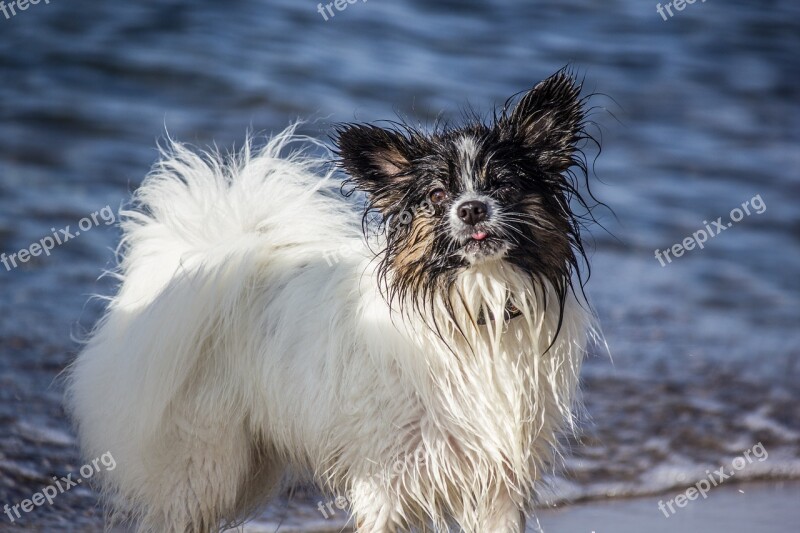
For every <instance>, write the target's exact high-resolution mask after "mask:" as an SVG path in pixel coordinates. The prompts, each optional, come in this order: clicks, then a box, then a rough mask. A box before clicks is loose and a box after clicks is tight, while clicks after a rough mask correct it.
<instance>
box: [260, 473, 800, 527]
mask: <svg viewBox="0 0 800 533" xmlns="http://www.w3.org/2000/svg"><path fill="white" fill-rule="evenodd" d="M676 494H677V492H673V493H668V494H662V495H658V496H648V497H641V498H631V499H619V500H608V501H593V502H588V503H580V504H575V505H567V506H562V507H559V508H558V509H544V510H540V511H539V512H538V519H539V524H538V525H537V524H536V519H535V518H529V521H528V528H527V532H528V533H642V532H643V531H646V532H648V533H717V532H719V533H723V532H730V531H752V532H758V533H791V532H793V531H797V528H798V524H800V482H795V481H792V482H770V483H744V484H733V485H730V486H720V487H717V488H715V489H714V490H712V491H711V492H709V493H708V498H707V499H705V500H702V499H698V500H695V501H691V502H688V504H687V505H686V506H685V507H683V508H681V509H676V510H677V512H676V513H675V514H674V515H672V516H670V517H669V518H667V517H666V516H664V514H663V513H662V512H661V511H659V509H658V502H659V500H666V499H669V498H673V497H674V496H675V495H676ZM291 507H292V504H290V506H289V508H291ZM293 511H294V514H293V515H290V514H289V513H287V512H281V513H280V515H281V516H282V518H281V519H280V520H264V521H256V522H254V523H251V524H248V525H246V526H245V527H244V531H245V532H246V533H278V532H280V533H338V532H343V531H352V529H351V528H350V527H348V525H347V523H346V522H345V521H344V520H337V519H336V517H333V518H332V519H330V520H325V519H323V518H322V517H321V515H320V514H319V513H318V512H317V511H316V510H315V509H309V508H308V507H307V506H305V507H303V506H297V507H294V509H293ZM342 516H343V515H342V514H341V512H340V513H339V517H342Z"/></svg>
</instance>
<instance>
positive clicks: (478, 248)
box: [460, 230, 509, 263]
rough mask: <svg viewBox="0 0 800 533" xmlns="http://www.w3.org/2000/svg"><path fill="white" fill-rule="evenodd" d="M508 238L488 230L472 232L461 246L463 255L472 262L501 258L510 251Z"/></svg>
mask: <svg viewBox="0 0 800 533" xmlns="http://www.w3.org/2000/svg"><path fill="white" fill-rule="evenodd" d="M508 248H509V243H508V241H507V240H506V239H504V238H502V237H500V236H498V235H496V234H493V233H491V232H489V231H486V230H476V231H474V232H472V233H471V234H470V235H469V236H468V237H467V239H466V240H465V242H464V244H463V246H462V247H461V250H460V253H461V255H462V256H463V257H464V258H465V259H466V260H467V261H469V262H470V263H476V262H480V261H485V260H489V259H499V258H501V257H502V256H503V255H505V253H506V252H507V251H508Z"/></svg>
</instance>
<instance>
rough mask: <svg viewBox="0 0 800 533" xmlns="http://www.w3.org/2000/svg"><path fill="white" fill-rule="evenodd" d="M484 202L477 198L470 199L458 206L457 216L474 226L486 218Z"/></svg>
mask: <svg viewBox="0 0 800 533" xmlns="http://www.w3.org/2000/svg"><path fill="white" fill-rule="evenodd" d="M487 209H488V208H487V207H486V204H485V203H483V202H479V201H478V200H470V201H469V202H464V203H463V204H461V205H460V206H458V211H457V212H458V218H460V219H461V220H463V221H464V222H465V223H466V224H469V225H470V226H474V225H475V224H477V223H478V222H481V221H483V220H486V210H487Z"/></svg>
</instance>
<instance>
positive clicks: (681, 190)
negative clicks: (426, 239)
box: [0, 0, 800, 529]
mask: <svg viewBox="0 0 800 533" xmlns="http://www.w3.org/2000/svg"><path fill="white" fill-rule="evenodd" d="M798 49H800V7H799V6H798V4H796V3H794V2H792V1H790V0H784V1H772V2H761V3H759V4H755V3H751V4H749V3H746V2H740V1H737V2H724V3H723V2H715V1H711V2H707V3H695V4H692V5H688V6H687V7H686V9H685V10H684V11H681V12H676V14H675V16H674V17H673V18H671V19H669V20H667V21H663V20H662V19H661V17H660V16H659V15H658V14H657V13H656V10H655V2H648V1H641V0H640V1H636V2H634V1H632V0H608V1H606V2H603V3H601V4H597V3H594V2H590V1H589V0H568V1H559V2H555V1H550V2H536V3H533V2H529V3H522V2H514V1H512V0H491V1H484V2H478V1H477V0H474V1H473V0H469V1H459V2H456V1H454V0H448V1H438V2H430V1H423V0H397V1H394V2H389V1H388V0H371V1H369V2H367V3H361V2H357V3H355V4H352V5H348V7H347V9H346V11H343V12H340V13H338V14H337V15H336V16H335V18H332V19H330V20H328V21H325V20H324V19H323V17H322V16H321V15H320V14H319V13H318V12H317V6H316V3H315V2H313V1H312V0H302V1H297V0H294V1H291V2H290V1H289V0H275V1H270V2H266V1H257V0H239V1H233V2H227V3H223V2H209V1H195V2H181V1H169V2H155V1H139V2H136V3H130V2H129V3H121V2H108V3H102V4H100V3H97V2H89V1H85V0H83V1H81V0H72V1H70V2H63V1H59V0H52V1H51V2H50V4H44V3H39V4H38V5H32V6H30V8H29V9H28V10H26V11H24V12H19V13H18V14H17V15H16V16H14V17H13V18H11V19H9V20H4V17H2V16H0V80H2V84H0V251H4V252H6V253H12V252H15V251H17V250H19V249H21V248H23V247H27V246H29V245H30V244H31V243H32V242H36V241H38V240H39V239H41V238H43V237H46V236H48V235H50V233H51V230H50V228H56V229H59V228H64V227H65V226H67V225H70V226H71V227H72V228H73V229H74V228H75V226H76V224H77V223H78V221H79V220H80V219H81V218H83V217H85V216H87V215H88V214H90V213H92V212H96V211H98V210H100V209H101V208H103V207H104V206H106V205H109V206H112V207H114V208H115V209H116V208H117V207H118V206H119V205H120V203H121V202H123V201H124V200H125V199H126V197H127V196H128V194H129V192H130V191H131V190H133V189H134V188H135V187H136V185H137V184H138V183H139V181H140V180H141V178H142V177H143V176H144V174H145V173H146V172H147V170H148V168H149V167H150V165H151V164H152V163H153V162H154V160H155V158H156V151H155V142H156V140H157V139H158V138H160V137H163V136H164V133H165V130H168V131H169V134H170V135H171V136H172V137H174V138H177V139H180V140H183V141H189V142H192V143H195V144H197V145H200V146H203V145H207V144H209V143H212V142H217V143H218V144H219V145H220V146H230V145H233V144H234V143H236V144H238V145H241V141H242V139H243V137H244V134H245V131H246V130H247V129H248V128H251V129H252V130H254V131H263V132H270V131H277V130H280V129H282V128H283V127H284V126H286V125H287V123H288V122H289V121H291V120H293V119H295V118H297V117H302V118H309V117H310V118H313V119H317V120H316V121H315V122H312V123H310V124H308V125H307V126H305V128H304V129H305V131H306V132H307V133H309V134H311V135H313V136H316V137H319V138H325V136H326V135H327V134H328V133H329V132H330V124H331V123H333V122H337V121H348V120H377V119H384V118H393V117H396V116H397V115H398V114H400V115H401V116H403V117H406V118H407V119H409V120H412V121H419V122H421V123H423V124H426V123H431V122H432V121H433V120H434V119H435V118H436V117H437V116H438V115H439V114H440V113H443V114H444V116H445V117H453V118H457V117H458V116H459V114H460V110H461V109H462V108H463V107H464V106H465V104H470V105H471V106H473V107H475V108H476V109H478V110H480V111H488V110H490V109H491V107H492V106H493V105H495V104H499V103H502V102H503V101H504V100H505V99H506V98H507V97H508V96H510V95H511V94H514V93H516V92H518V91H520V90H523V89H526V88H528V87H530V86H531V85H533V84H534V83H536V82H537V81H538V80H540V79H542V78H544V77H546V76H548V75H549V74H551V73H553V72H554V71H555V70H557V69H559V68H561V67H562V66H564V65H571V66H572V67H573V68H575V69H576V70H577V71H578V72H579V73H580V74H581V76H585V78H586V87H587V91H588V92H597V93H602V94H601V95H598V96H595V97H594V98H593V100H592V102H593V104H594V105H596V106H598V108H597V109H596V110H595V112H594V114H593V119H594V120H595V121H596V122H597V123H598V127H599V128H600V131H601V132H602V137H603V154H602V155H601V157H600V158H599V159H598V160H597V163H596V171H597V174H598V176H599V177H600V178H601V179H602V183H601V182H597V183H596V187H595V189H596V192H597V194H598V196H599V197H600V198H601V199H602V200H604V201H605V202H606V203H607V204H609V205H610V206H611V207H613V209H614V211H615V213H616V217H617V218H614V216H613V215H612V214H610V213H609V212H608V211H602V210H601V211H598V213H597V214H598V216H599V217H600V219H601V221H602V222H603V224H604V225H605V226H606V227H607V228H608V230H609V232H605V231H603V230H601V229H599V228H597V229H595V230H594V231H593V240H594V250H595V251H594V252H593V255H592V262H593V267H594V270H593V277H592V281H591V283H590V286H589V291H590V294H591V295H592V297H593V299H594V303H595V305H596V307H597V309H598V312H599V314H600V317H601V320H602V323H603V326H604V329H605V333H606V337H607V340H608V344H609V347H610V351H611V355H612V356H613V363H612V362H611V361H610V360H609V358H608V357H606V356H597V357H594V358H592V359H590V360H589V362H588V364H587V367H586V371H585V382H586V393H585V398H586V403H587V411H588V414H589V417H588V418H590V420H588V421H587V423H586V424H585V428H586V430H585V433H584V435H583V436H582V437H581V439H580V440H581V442H580V443H573V444H572V445H571V447H570V448H571V452H570V453H568V454H567V459H566V464H567V470H566V472H565V473H562V474H559V475H558V476H555V477H554V478H553V479H552V482H551V485H550V492H548V496H547V497H546V498H544V499H547V500H552V501H555V502H561V501H564V500H566V499H572V500H580V499H586V498H603V497H608V496H618V495H630V494H644V493H651V492H655V491H659V490H664V489H665V488H667V487H670V486H685V485H687V484H688V480H689V479H693V478H696V477H697V475H698V474H697V472H698V471H700V473H701V474H702V470H703V469H704V468H710V467H716V466H721V465H724V464H727V463H729V460H730V459H731V458H732V457H734V456H736V455H737V454H738V453H740V452H741V451H742V450H744V449H747V448H750V447H751V446H753V445H754V444H756V443H757V442H759V441H761V442H763V444H764V446H765V447H766V448H767V449H768V450H769V451H770V459H769V460H768V461H765V462H764V463H760V464H759V466H758V467H757V468H756V467H753V468H749V469H747V470H745V471H743V472H742V473H741V476H740V477H741V478H748V477H749V478H775V477H800V465H799V464H798V463H799V461H798V458H800V413H798V410H797V407H796V406H797V405H798V402H799V401H800V379H798V378H800V363H799V362H798V361H799V360H800V328H798V325H799V324H800V278H798V276H797V273H798V272H800V246H799V245H800V242H799V241H800V215H799V214H798V209H797V205H798V204H799V203H800V170H798V169H800V151H799V150H798V149H797V146H798V141H800V128H798V123H799V122H800V121H799V120H798V119H800V98H798V96H800V88H799V87H800V83H798V82H800V75H798V73H799V72H800V59H798V56H797V50H798ZM605 95H607V96H605ZM756 195H759V196H760V198H761V199H762V200H763V203H764V204H765V206H766V209H765V210H764V212H763V213H761V214H756V213H753V214H751V215H749V216H745V217H744V218H743V219H742V220H741V221H739V222H738V223H736V224H734V225H733V226H731V227H730V228H728V229H726V230H725V231H724V232H723V233H721V234H720V235H718V236H716V237H713V238H711V239H709V240H708V242H707V243H706V244H705V248H704V249H702V250H700V249H695V250H692V251H689V252H687V253H686V254H685V255H683V256H682V257H680V258H677V259H675V260H674V261H673V262H672V263H669V264H666V266H664V267H662V266H661V265H660V263H659V261H658V260H657V259H656V258H655V257H654V252H655V250H656V249H660V250H664V249H666V248H670V247H672V245H673V244H675V243H680V242H682V241H683V240H684V239H685V238H686V237H687V236H690V235H692V234H693V233H694V232H695V231H697V230H699V229H701V228H703V227H704V225H705V224H704V221H709V223H710V222H711V221H712V220H716V219H717V217H720V216H722V217H723V221H727V220H728V213H730V211H731V210H732V209H734V208H736V207H739V206H741V204H742V203H744V202H745V201H748V200H750V199H752V198H753V197H755V196H756ZM117 238H118V235H117V234H116V232H115V230H114V229H113V227H112V226H105V225H104V224H102V222H101V223H100V224H99V225H98V226H97V227H93V228H92V229H91V231H87V232H84V233H83V234H82V235H81V236H79V237H76V238H75V239H74V240H72V241H70V242H68V243H65V244H64V245H63V246H60V247H57V248H56V249H55V250H53V252H52V255H50V256H49V257H44V256H41V257H37V258H33V259H32V260H31V261H29V262H27V263H25V264H24V265H22V266H21V267H20V268H17V269H13V270H11V271H6V269H5V268H4V267H2V266H0V291H2V292H0V294H2V299H0V316H2V317H3V319H2V321H0V383H2V386H1V387H0V398H1V399H2V400H1V401H0V422H2V425H3V428H4V429H3V431H2V433H0V502H11V501H14V502H17V501H19V500H21V499H22V498H26V497H28V496H30V494H31V493H32V492H33V491H34V490H38V487H40V486H43V485H44V484H46V483H47V480H48V479H49V478H50V476H51V475H54V474H56V473H58V474H66V473H67V472H71V471H76V470H77V468H79V466H80V463H79V461H78V459H77V456H76V453H75V451H74V448H73V446H72V445H71V444H70V442H71V441H70V439H71V437H70V430H69V428H68V425H67V423H66V421H65V418H64V415H63V412H62V411H61V408H60V407H59V394H60V392H59V386H58V384H57V383H55V384H53V380H54V378H55V376H56V375H57V373H58V372H59V371H60V370H61V369H63V367H64V365H65V364H67V362H68V361H69V359H70V357H71V356H72V355H73V354H74V351H75V350H76V345H75V344H74V343H73V342H72V340H71V337H73V336H80V335H82V333H83V332H84V331H85V330H86V329H87V328H89V327H91V324H92V323H93V321H94V320H95V319H96V317H97V313H98V310H99V309H100V303H99V302H97V301H91V302H89V303H88V304H87V303H86V300H87V295H88V294H90V293H93V292H102V291H105V290H108V286H109V284H108V282H107V281H102V280H101V281H100V282H96V278H97V277H98V275H99V273H100V271H101V269H102V268H106V267H110V266H112V265H113V251H112V250H113V246H114V245H115V243H116V240H117ZM681 476H683V477H681ZM315 498H317V497H316V496H313V495H309V496H303V494H302V493H301V494H300V495H299V496H296V497H295V499H294V500H293V503H292V506H293V507H290V508H289V509H290V510H291V512H289V511H287V510H286V508H285V507H284V506H283V505H284V503H285V502H279V504H277V505H274V506H273V507H272V508H271V511H270V513H269V514H268V515H267V517H266V518H265V520H267V522H269V521H270V520H277V519H278V517H285V518H286V520H287V522H286V523H287V524H289V523H290V522H292V520H294V522H296V523H299V524H300V526H299V527H311V526H309V525H308V524H310V523H311V522H313V521H317V522H319V520H320V515H319V514H315V513H316V511H313V510H311V511H309V509H311V508H310V507H308V506H306V507H303V504H302V502H304V501H306V500H310V501H312V504H315V503H316V499H315ZM93 502H94V500H93V496H92V495H91V493H90V492H89V491H87V490H85V489H83V488H82V489H80V490H77V491H75V492H74V493H70V494H67V495H65V496H64V497H62V498H61V499H60V500H59V501H57V502H56V503H55V504H54V506H53V508H52V509H49V510H45V509H39V510H37V512H35V513H31V515H30V516H28V517H26V520H28V522H27V523H28V524H48V525H51V526H52V525H53V524H62V523H68V524H72V525H74V524H76V523H80V521H81V520H82V521H84V522H85V523H84V525H85V527H89V525H90V524H95V525H96V524H97V520H98V512H97V511H96V510H93V509H92V505H93ZM298 502H299V503H298ZM298 506H299V507H298ZM76 521H77V522H76ZM304 524H305V526H304ZM42 527H44V526H42ZM0 529H2V526H0Z"/></svg>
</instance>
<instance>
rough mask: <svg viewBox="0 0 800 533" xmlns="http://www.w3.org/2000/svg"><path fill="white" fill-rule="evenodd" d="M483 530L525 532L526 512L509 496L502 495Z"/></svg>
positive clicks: (502, 532)
mask: <svg viewBox="0 0 800 533" xmlns="http://www.w3.org/2000/svg"><path fill="white" fill-rule="evenodd" d="M481 531H487V532H491V533H524V532H525V512H524V511H521V510H520V509H519V508H518V507H517V506H516V504H514V502H513V501H512V500H511V498H509V497H508V496H504V497H502V498H501V499H500V500H498V502H497V503H496V505H495V507H494V509H493V510H492V515H491V516H490V517H489V519H488V520H487V522H486V524H485V526H484V527H482V528H481Z"/></svg>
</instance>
